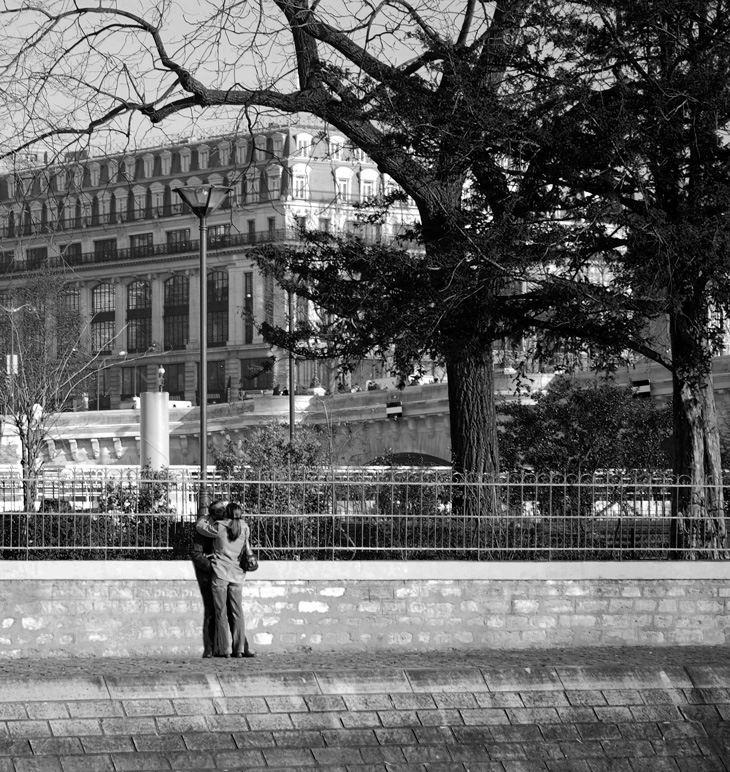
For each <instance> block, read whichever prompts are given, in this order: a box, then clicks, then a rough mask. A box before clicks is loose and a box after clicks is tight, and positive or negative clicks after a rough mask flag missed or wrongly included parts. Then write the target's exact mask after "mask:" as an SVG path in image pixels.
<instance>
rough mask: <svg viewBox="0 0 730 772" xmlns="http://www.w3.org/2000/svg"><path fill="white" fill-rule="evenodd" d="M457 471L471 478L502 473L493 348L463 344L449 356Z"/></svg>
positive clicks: (453, 459)
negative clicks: (500, 468)
mask: <svg viewBox="0 0 730 772" xmlns="http://www.w3.org/2000/svg"><path fill="white" fill-rule="evenodd" d="M446 374H447V377H448V386H449V411H450V426H451V457H452V462H453V467H454V472H456V473H457V474H466V475H467V476H468V477H469V478H470V479H478V478H481V477H488V478H493V477H495V476H496V475H497V474H498V472H499V449H498V442H497V411H496V407H495V403H494V366H493V364H492V351H491V347H488V346H485V345H484V344H482V346H481V348H479V347H476V346H474V347H472V346H462V347H461V348H460V350H458V351H457V350H454V351H453V353H452V354H451V355H447V357H446Z"/></svg>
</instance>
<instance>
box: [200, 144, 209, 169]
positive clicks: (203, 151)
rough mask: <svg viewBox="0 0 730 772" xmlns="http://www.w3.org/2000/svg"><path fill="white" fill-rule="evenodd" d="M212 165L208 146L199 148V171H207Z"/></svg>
mask: <svg viewBox="0 0 730 772" xmlns="http://www.w3.org/2000/svg"><path fill="white" fill-rule="evenodd" d="M209 165H210V148H209V147H208V146H207V145H200V147H198V169H207V168H208V166H209Z"/></svg>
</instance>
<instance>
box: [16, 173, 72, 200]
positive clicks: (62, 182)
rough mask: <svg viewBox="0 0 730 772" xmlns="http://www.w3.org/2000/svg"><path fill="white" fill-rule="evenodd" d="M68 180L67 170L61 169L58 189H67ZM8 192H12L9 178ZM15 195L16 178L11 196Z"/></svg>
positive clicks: (57, 178) (57, 177) (57, 176)
mask: <svg viewBox="0 0 730 772" xmlns="http://www.w3.org/2000/svg"><path fill="white" fill-rule="evenodd" d="M66 182H67V180H66V170H65V169H59V170H58V171H57V172H56V190H66ZM8 192H9V193H10V180H8ZM13 196H15V180H13V188H12V193H10V197H11V198H12V197H13Z"/></svg>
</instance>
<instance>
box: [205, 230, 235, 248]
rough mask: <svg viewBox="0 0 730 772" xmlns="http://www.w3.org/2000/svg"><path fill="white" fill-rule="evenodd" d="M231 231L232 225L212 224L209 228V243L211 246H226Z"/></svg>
mask: <svg viewBox="0 0 730 772" xmlns="http://www.w3.org/2000/svg"><path fill="white" fill-rule="evenodd" d="M230 233H231V226H230V225H211V226H210V228H208V244H209V246H211V247H215V246H224V245H225V244H227V243H228V237H229V236H230Z"/></svg>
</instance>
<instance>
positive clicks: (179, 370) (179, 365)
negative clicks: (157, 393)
mask: <svg viewBox="0 0 730 772" xmlns="http://www.w3.org/2000/svg"><path fill="white" fill-rule="evenodd" d="M165 391H167V392H168V393H169V394H170V399H171V400H175V399H185V364H184V362H175V363H171V364H166V365H165Z"/></svg>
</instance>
